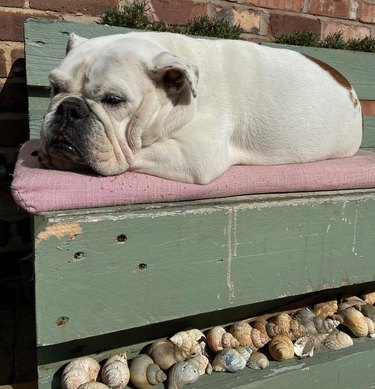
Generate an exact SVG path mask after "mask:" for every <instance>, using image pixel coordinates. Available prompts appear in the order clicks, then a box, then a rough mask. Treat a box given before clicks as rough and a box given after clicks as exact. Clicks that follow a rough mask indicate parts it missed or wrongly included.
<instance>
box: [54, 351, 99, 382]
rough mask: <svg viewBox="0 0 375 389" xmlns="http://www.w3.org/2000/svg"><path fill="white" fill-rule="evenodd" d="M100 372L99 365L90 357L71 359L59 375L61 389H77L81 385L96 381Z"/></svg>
mask: <svg viewBox="0 0 375 389" xmlns="http://www.w3.org/2000/svg"><path fill="white" fill-rule="evenodd" d="M99 370H100V365H99V363H98V362H97V361H96V360H95V359H94V358H91V357H81V358H77V359H73V361H71V362H70V363H68V365H66V367H65V368H64V370H63V372H62V375H61V386H62V388H63V389H77V388H78V387H79V386H81V385H82V384H85V383H87V382H91V381H96V378H97V377H98V374H99Z"/></svg>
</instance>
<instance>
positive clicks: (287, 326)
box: [266, 313, 307, 340]
mask: <svg viewBox="0 0 375 389" xmlns="http://www.w3.org/2000/svg"><path fill="white" fill-rule="evenodd" d="M266 330H267V333H268V335H269V336H270V337H271V338H272V337H274V336H276V335H286V336H288V337H289V338H290V339H291V340H296V339H298V338H300V337H301V336H303V335H305V334H306V331H307V330H306V328H305V326H304V325H303V324H301V323H300V322H299V321H298V320H295V319H293V318H292V317H290V316H289V315H288V314H286V313H280V314H278V315H276V316H275V317H273V318H272V319H271V320H270V322H269V323H268V324H267V325H266Z"/></svg>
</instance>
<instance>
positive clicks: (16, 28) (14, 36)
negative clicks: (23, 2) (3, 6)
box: [0, 11, 53, 42]
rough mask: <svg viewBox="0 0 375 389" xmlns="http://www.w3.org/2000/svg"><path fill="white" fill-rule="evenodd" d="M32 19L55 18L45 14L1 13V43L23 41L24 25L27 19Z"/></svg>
mask: <svg viewBox="0 0 375 389" xmlns="http://www.w3.org/2000/svg"><path fill="white" fill-rule="evenodd" d="M30 17H46V18H49V19H50V18H53V16H50V15H46V14H43V13H28V12H26V13H24V12H22V13H18V12H10V11H0V20H1V28H0V41H15V42H22V41H23V24H24V22H25V20H26V19H27V18H30Z"/></svg>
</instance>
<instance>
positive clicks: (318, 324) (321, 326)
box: [313, 316, 340, 334]
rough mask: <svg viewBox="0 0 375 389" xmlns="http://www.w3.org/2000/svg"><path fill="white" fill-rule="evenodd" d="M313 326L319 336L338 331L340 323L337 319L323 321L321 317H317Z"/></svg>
mask: <svg viewBox="0 0 375 389" xmlns="http://www.w3.org/2000/svg"><path fill="white" fill-rule="evenodd" d="M313 324H314V327H315V328H316V331H317V332H318V333H319V334H325V333H327V332H331V331H332V330H334V329H336V328H337V326H338V325H339V324H340V322H339V321H338V320H335V319H323V318H321V317H320V316H315V317H314V319H313Z"/></svg>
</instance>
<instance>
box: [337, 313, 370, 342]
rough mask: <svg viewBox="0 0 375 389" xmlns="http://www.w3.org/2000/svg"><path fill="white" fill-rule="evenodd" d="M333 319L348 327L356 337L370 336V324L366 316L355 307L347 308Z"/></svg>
mask: <svg viewBox="0 0 375 389" xmlns="http://www.w3.org/2000/svg"><path fill="white" fill-rule="evenodd" d="M333 318H334V319H336V320H338V321H339V322H340V323H341V324H343V325H344V326H346V327H348V328H349V329H350V331H351V332H352V334H353V335H354V336H357V337H362V336H367V334H368V324H367V320H366V319H365V316H364V315H363V314H362V313H361V312H360V311H358V310H357V309H355V308H354V307H348V308H345V309H344V310H343V311H341V312H339V313H337V314H335V315H334V316H333Z"/></svg>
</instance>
